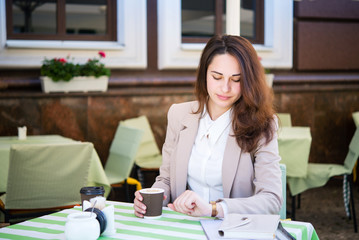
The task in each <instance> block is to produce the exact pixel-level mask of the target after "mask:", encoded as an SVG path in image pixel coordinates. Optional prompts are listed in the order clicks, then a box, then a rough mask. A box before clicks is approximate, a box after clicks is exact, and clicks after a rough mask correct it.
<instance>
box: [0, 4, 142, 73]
mask: <svg viewBox="0 0 359 240" xmlns="http://www.w3.org/2000/svg"><path fill="white" fill-rule="evenodd" d="M99 50H102V51H105V52H106V58H105V59H103V63H104V64H105V65H106V67H109V68H113V69H115V68H118V69H120V68H126V69H145V68H146V67H147V5H146V0H117V40H116V41H72V40H8V39H7V32H6V7H5V1H0V68H39V67H41V65H42V61H43V60H44V58H45V57H46V58H54V57H66V56H68V55H69V54H70V56H71V57H73V58H75V61H78V62H86V61H87V59H89V58H93V57H94V56H97V53H98V51H99Z"/></svg>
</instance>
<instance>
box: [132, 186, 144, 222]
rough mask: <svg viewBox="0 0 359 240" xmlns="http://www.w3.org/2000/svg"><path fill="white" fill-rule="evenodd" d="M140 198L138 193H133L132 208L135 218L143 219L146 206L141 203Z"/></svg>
mask: <svg viewBox="0 0 359 240" xmlns="http://www.w3.org/2000/svg"><path fill="white" fill-rule="evenodd" d="M142 200H143V198H142V196H141V193H140V191H136V192H135V199H134V200H133V208H134V210H135V215H136V216H137V217H140V218H143V216H144V214H145V213H146V205H145V204H143V203H142Z"/></svg>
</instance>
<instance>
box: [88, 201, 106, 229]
mask: <svg viewBox="0 0 359 240" xmlns="http://www.w3.org/2000/svg"><path fill="white" fill-rule="evenodd" d="M92 211H93V213H94V214H96V216H97V217H96V219H97V221H98V223H99V224H100V234H102V233H103V232H104V231H105V229H106V226H107V219H106V216H105V214H104V213H103V212H102V211H101V210H100V209H98V208H93V210H92V207H90V208H88V209H86V210H85V212H92Z"/></svg>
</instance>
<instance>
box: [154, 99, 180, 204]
mask: <svg viewBox="0 0 359 240" xmlns="http://www.w3.org/2000/svg"><path fill="white" fill-rule="evenodd" d="M174 108H175V104H174V105H172V106H171V107H170V109H169V110H168V113H167V132H166V138H165V142H164V144H163V147H162V165H161V167H160V174H159V176H157V177H156V181H155V183H154V184H153V185H152V187H156V188H162V189H164V190H165V192H164V195H165V196H167V198H166V200H164V201H163V205H164V206H167V204H168V203H169V201H170V196H171V179H170V176H171V155H172V152H173V150H174V148H175V146H176V142H177V139H178V136H177V135H178V131H176V129H175V126H177V124H176V121H177V120H176V119H177V118H176V117H175V116H176V114H175V110H174Z"/></svg>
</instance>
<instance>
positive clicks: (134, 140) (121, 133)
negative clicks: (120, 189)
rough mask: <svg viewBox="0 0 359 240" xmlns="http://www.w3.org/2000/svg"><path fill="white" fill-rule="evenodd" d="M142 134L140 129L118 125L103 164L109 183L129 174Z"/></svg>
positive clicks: (123, 178) (124, 177)
mask: <svg viewBox="0 0 359 240" xmlns="http://www.w3.org/2000/svg"><path fill="white" fill-rule="evenodd" d="M142 135H143V131H142V130H140V129H135V128H129V127H125V126H122V124H119V125H118V127H117V130H116V133H115V136H114V138H113V140H112V143H111V147H110V153H109V157H108V159H107V162H106V165H105V173H106V176H107V178H108V180H109V182H110V184H114V183H119V182H122V181H123V180H125V179H127V178H128V177H129V176H130V174H131V170H132V168H133V165H134V161H135V156H136V153H137V151H138V147H139V145H140V142H141V138H142Z"/></svg>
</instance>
